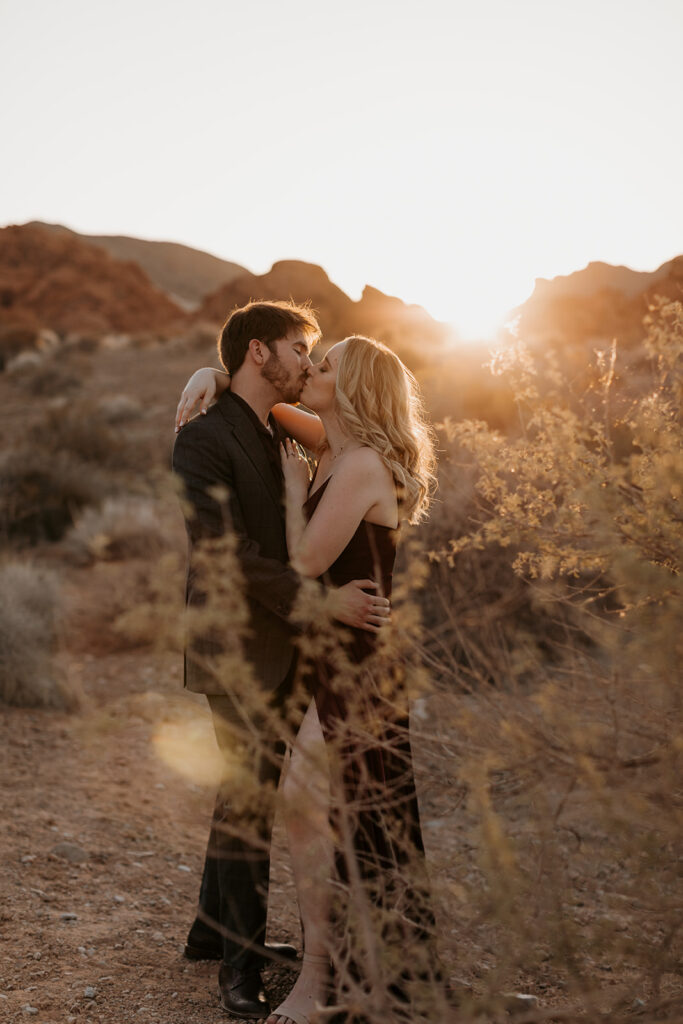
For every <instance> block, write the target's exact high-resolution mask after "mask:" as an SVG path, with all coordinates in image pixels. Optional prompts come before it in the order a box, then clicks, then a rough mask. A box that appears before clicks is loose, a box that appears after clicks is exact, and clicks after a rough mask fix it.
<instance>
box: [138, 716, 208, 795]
mask: <svg viewBox="0 0 683 1024" xmlns="http://www.w3.org/2000/svg"><path fill="white" fill-rule="evenodd" d="M152 744H153V746H154V750H155V752H156V754H157V757H159V758H160V760H162V761H163V762H164V764H166V765H168V767H169V768H171V769H172V770H173V771H174V772H176V773H177V774H178V775H181V776H182V777H183V778H184V779H188V780H189V781H190V782H195V783H197V784H198V785H200V786H218V784H219V783H220V782H221V779H224V778H225V773H226V765H225V762H224V761H223V759H222V757H221V755H220V753H219V751H218V746H217V744H216V738H215V736H214V732H213V727H212V724H211V719H206V720H205V719H200V718H197V719H193V720H191V721H189V722H188V721H183V722H161V723H160V724H159V726H158V727H157V729H156V732H155V733H154V736H153V737H152Z"/></svg>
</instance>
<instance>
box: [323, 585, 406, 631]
mask: <svg viewBox="0 0 683 1024" xmlns="http://www.w3.org/2000/svg"><path fill="white" fill-rule="evenodd" d="M366 590H372V591H375V593H371V594H366V593H365V591H366ZM377 590H379V584H377V583H375V581H374V580H352V581H351V582H350V583H346V584H345V585H344V586H343V587H338V588H337V589H330V590H329V592H328V595H327V602H328V604H327V608H328V611H329V613H330V615H331V616H332V618H333V619H338V620H339V622H343V623H344V625H346V626H353V627H354V628H355V629H364V630H366V631H367V632H368V633H379V631H380V629H381V628H382V626H384V625H385V624H386V623H387V622H389V619H390V614H391V611H390V605H389V602H388V600H387V599H386V597H380V595H379V594H378V593H376V591H377Z"/></svg>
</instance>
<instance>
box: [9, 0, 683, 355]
mask: <svg viewBox="0 0 683 1024" xmlns="http://www.w3.org/2000/svg"><path fill="white" fill-rule="evenodd" d="M682 39H683V0H571V2H565V3H560V2H557V0H515V2H514V3H513V2H511V0H466V2H463V0H420V2H419V3H417V2H414V0H411V2H408V0H344V2H343V3H335V4H332V3H329V2H327V0H289V2H288V0H240V2H239V3H237V2H233V0H193V2H191V3H190V2H187V0H164V2H163V3H161V2H150V0H117V3H116V4H105V3H102V2H97V0H59V3H55V2H54V0H0V97H1V99H2V102H1V103H0V139H2V142H3V150H4V155H3V157H2V160H0V226H4V225H6V224H16V223H24V222H26V221H29V220H45V221H50V222H57V223H62V224H66V225H67V226H69V227H71V228H73V229H74V230H77V231H80V232H84V233H88V234H128V235H134V236H137V237H144V238H154V239H166V240H172V241H178V242H183V243H186V244H188V245H191V246H194V247H196V248H200V249H205V250H207V251H209V252H212V253H215V254H216V255H218V256H221V257H222V258H224V259H228V260H232V261H235V262H237V263H240V264H242V265H244V266H245V267H247V268H248V269H250V270H252V271H254V272H255V273H264V272H265V271H267V270H268V269H269V267H270V266H271V264H272V263H273V262H274V261H276V260H279V259H302V260H307V261H310V262H312V263H318V264H321V265H322V266H323V267H324V268H325V270H326V271H327V272H328V274H329V275H330V277H331V278H332V280H333V281H335V283H337V284H338V285H339V286H340V287H342V288H343V289H344V290H345V291H346V292H348V293H349V294H350V295H351V296H352V297H353V298H358V297H359V296H360V294H361V291H362V288H363V287H364V285H365V284H372V285H373V286H374V287H377V288H380V289H381V290H382V291H385V292H388V293H390V294H393V295H398V296H400V297H401V298H402V299H404V300H405V301H408V302H417V303H420V304H421V305H424V306H425V307H426V308H427V309H428V310H429V312H430V313H431V314H432V315H433V316H435V317H437V318H438V319H441V320H445V321H448V322H450V323H453V324H454V325H455V327H456V329H458V330H459V331H460V333H461V334H462V335H463V336H464V337H468V338H475V337H479V336H485V335H488V334H490V333H491V332H492V330H493V329H494V327H495V326H496V325H497V324H499V323H500V322H501V321H502V320H504V319H505V317H506V314H507V312H508V311H509V310H510V309H511V308H512V307H513V306H515V305H517V304H518V303H520V302H523V301H524V299H526V298H527V297H528V295H529V294H530V292H531V291H532V289H533V284H534V279H535V278H537V277H554V276H556V275H557V274H566V273H571V272H572V271H574V270H577V269H580V268H581V267H583V266H585V265H586V264H587V263H588V262H589V261H591V260H604V261H606V262H610V263H617V264H626V265H628V266H631V267H633V268H634V269H636V270H653V269H655V268H656V267H657V266H659V265H660V264H661V263H663V262H664V261H665V260H668V259H671V258H672V257H673V256H676V255H679V254H681V253H683V202H682V201H681V199H682V195H681V191H682V190H681V182H682V181H683V133H682V132H681V128H680V125H681V117H682V113H681V112H682V110H683V107H682V106H681V97H683V60H681V49H680V47H681V40H682Z"/></svg>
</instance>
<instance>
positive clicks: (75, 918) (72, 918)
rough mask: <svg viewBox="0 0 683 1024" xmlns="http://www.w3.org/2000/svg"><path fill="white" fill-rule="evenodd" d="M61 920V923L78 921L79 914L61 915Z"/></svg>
mask: <svg viewBox="0 0 683 1024" xmlns="http://www.w3.org/2000/svg"><path fill="white" fill-rule="evenodd" d="M59 920H60V921H78V914H72V913H71V912H68V913H66V914H60V915H59Z"/></svg>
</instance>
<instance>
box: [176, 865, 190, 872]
mask: <svg viewBox="0 0 683 1024" xmlns="http://www.w3.org/2000/svg"><path fill="white" fill-rule="evenodd" d="M178 871H192V868H188V866H187V864H179V865H178Z"/></svg>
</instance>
